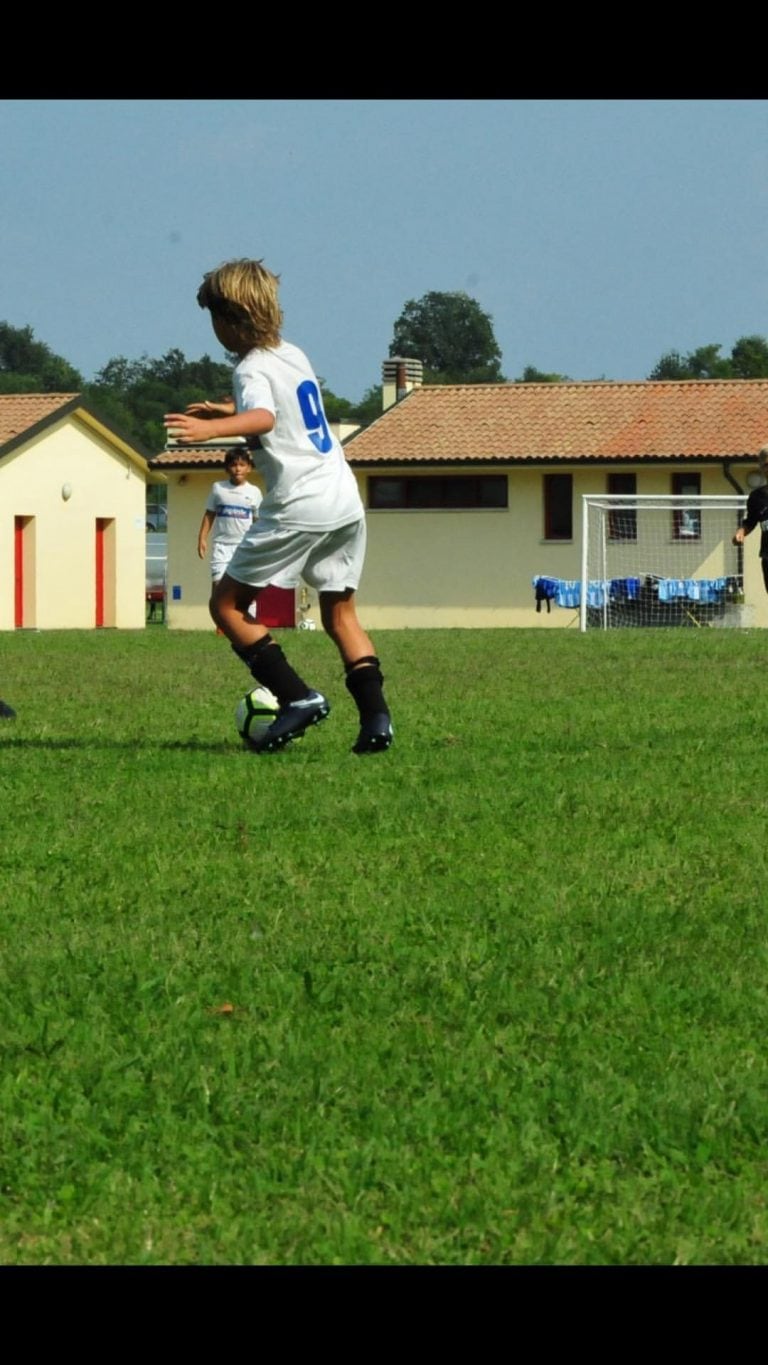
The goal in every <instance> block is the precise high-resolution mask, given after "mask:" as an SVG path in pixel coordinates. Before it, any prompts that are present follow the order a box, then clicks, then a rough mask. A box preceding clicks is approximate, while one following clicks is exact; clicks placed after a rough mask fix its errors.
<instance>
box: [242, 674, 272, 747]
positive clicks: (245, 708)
mask: <svg viewBox="0 0 768 1365" xmlns="http://www.w3.org/2000/svg"><path fill="white" fill-rule="evenodd" d="M279 710H280V703H279V701H278V700H277V697H274V696H273V695H272V693H271V692H270V691H269V688H267V687H254V689H253V691H252V692H246V694H245V696H244V697H241V699H240V701H239V702H238V703H237V709H236V711H235V724H236V726H237V733H238V734H239V736H240V738H241V739H242V740H244V741H245V743H246V744H247V743H248V741H249V740H252V739H261V737H262V735H263V734H264V733H265V732H266V731H267V730H268V729H269V727H270V725H271V724H272V721H273V720H274V719H275V716H276V715H277V713H278V711H279Z"/></svg>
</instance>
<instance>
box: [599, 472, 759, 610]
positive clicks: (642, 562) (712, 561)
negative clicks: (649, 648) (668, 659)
mask: <svg viewBox="0 0 768 1365" xmlns="http://www.w3.org/2000/svg"><path fill="white" fill-rule="evenodd" d="M746 503H747V499H746V495H745V496H744V497H738V496H734V497H725V496H723V497H706V496H692V495H689V494H686V493H678V494H672V493H670V494H669V495H659V496H656V495H653V494H642V493H636V494H631V495H630V494H618V493H616V494H609V493H605V494H592V493H586V494H584V495H583V496H582V542H581V546H582V549H581V592H580V600H579V625H580V629H581V630H582V631H585V630H587V629H592V628H597V629H600V630H608V629H611V628H615V627H626V626H704V625H707V626H710V625H711V626H714V625H718V626H720V625H740V624H742V604H743V602H744V575H743V549H742V547H741V546H740V545H739V546H736V545H733V544H732V537H733V533H734V531H735V530H736V529H737V527H738V526H739V525H740V523H741V520H742V518H743V516H744V509H745V507H746Z"/></svg>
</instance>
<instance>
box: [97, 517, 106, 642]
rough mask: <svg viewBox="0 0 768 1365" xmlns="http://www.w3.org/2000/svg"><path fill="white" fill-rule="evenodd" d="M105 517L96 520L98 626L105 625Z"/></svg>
mask: <svg viewBox="0 0 768 1365" xmlns="http://www.w3.org/2000/svg"><path fill="white" fill-rule="evenodd" d="M106 524H107V523H106V521H105V520H104V518H103V517H97V518H96V625H97V626H103V625H104V527H105V526H106Z"/></svg>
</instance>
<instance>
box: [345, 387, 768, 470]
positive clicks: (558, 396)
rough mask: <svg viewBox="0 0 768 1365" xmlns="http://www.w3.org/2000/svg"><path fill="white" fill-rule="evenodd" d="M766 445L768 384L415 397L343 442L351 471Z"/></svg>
mask: <svg viewBox="0 0 768 1365" xmlns="http://www.w3.org/2000/svg"><path fill="white" fill-rule="evenodd" d="M766 443H768V380H766V379H741V380H732V379H703V380H690V379H689V380H680V381H667V380H661V381H656V380H644V381H639V382H637V383H620V382H616V381H612V380H601V381H597V382H594V383H593V382H589V383H587V382H580V383H563V384H559V383H556V384H450V385H445V386H437V385H431V386H430V385H424V386H422V387H420V388H415V389H413V390H411V392H410V393H409V394H408V395H407V396H406V397H405V398H403V399H402V400H401V401H400V402H399V403H397V404H396V405H395V406H394V407H392V408H389V409H388V410H387V411H386V412H385V413H383V414H382V416H381V417H379V418H377V420H376V421H375V422H374V423H372V425H371V426H370V427H367V428H366V429H365V430H364V431H362V432H360V433H359V434H358V435H356V436H350V437H348V439H347V440H346V441H345V443H344V450H345V453H346V455H347V458H348V460H349V461H350V463H351V464H353V465H367V464H376V463H384V462H386V463H387V464H401V463H402V464H406V463H409V462H415V461H417V462H421V463H445V462H446V461H451V462H452V463H466V462H469V461H473V460H477V461H484V462H489V461H532V460H547V461H551V460H561V461H565V460H567V461H572V460H630V459H643V458H645V459H656V460H659V459H694V458H695V459H707V458H710V459H724V458H729V459H738V458H739V457H741V458H743V459H749V458H754V456H755V455H756V454H757V451H758V450H759V449H760V448H761V446H763V445H765V444H766Z"/></svg>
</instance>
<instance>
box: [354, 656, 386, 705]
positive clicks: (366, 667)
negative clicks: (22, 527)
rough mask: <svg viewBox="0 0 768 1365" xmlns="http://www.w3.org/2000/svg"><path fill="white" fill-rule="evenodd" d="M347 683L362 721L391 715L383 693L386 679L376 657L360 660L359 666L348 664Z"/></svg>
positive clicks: (358, 661)
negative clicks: (377, 716)
mask: <svg viewBox="0 0 768 1365" xmlns="http://www.w3.org/2000/svg"><path fill="white" fill-rule="evenodd" d="M345 681H346V684H347V687H348V688H349V691H350V692H351V693H352V696H353V697H354V699H355V705H356V706H357V709H358V711H359V712H360V719H361V720H369V719H371V718H372V717H373V716H376V715H382V714H384V715H387V716H388V715H389V707H388V706H387V703H386V702H385V700H384V693H383V691H382V685H383V683H384V678H383V676H382V673H381V669H380V668H379V661H378V659H377V658H376V656H375V655H373V654H371V655H367V656H366V658H365V659H358V660H357V664H347V676H346V679H345Z"/></svg>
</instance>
